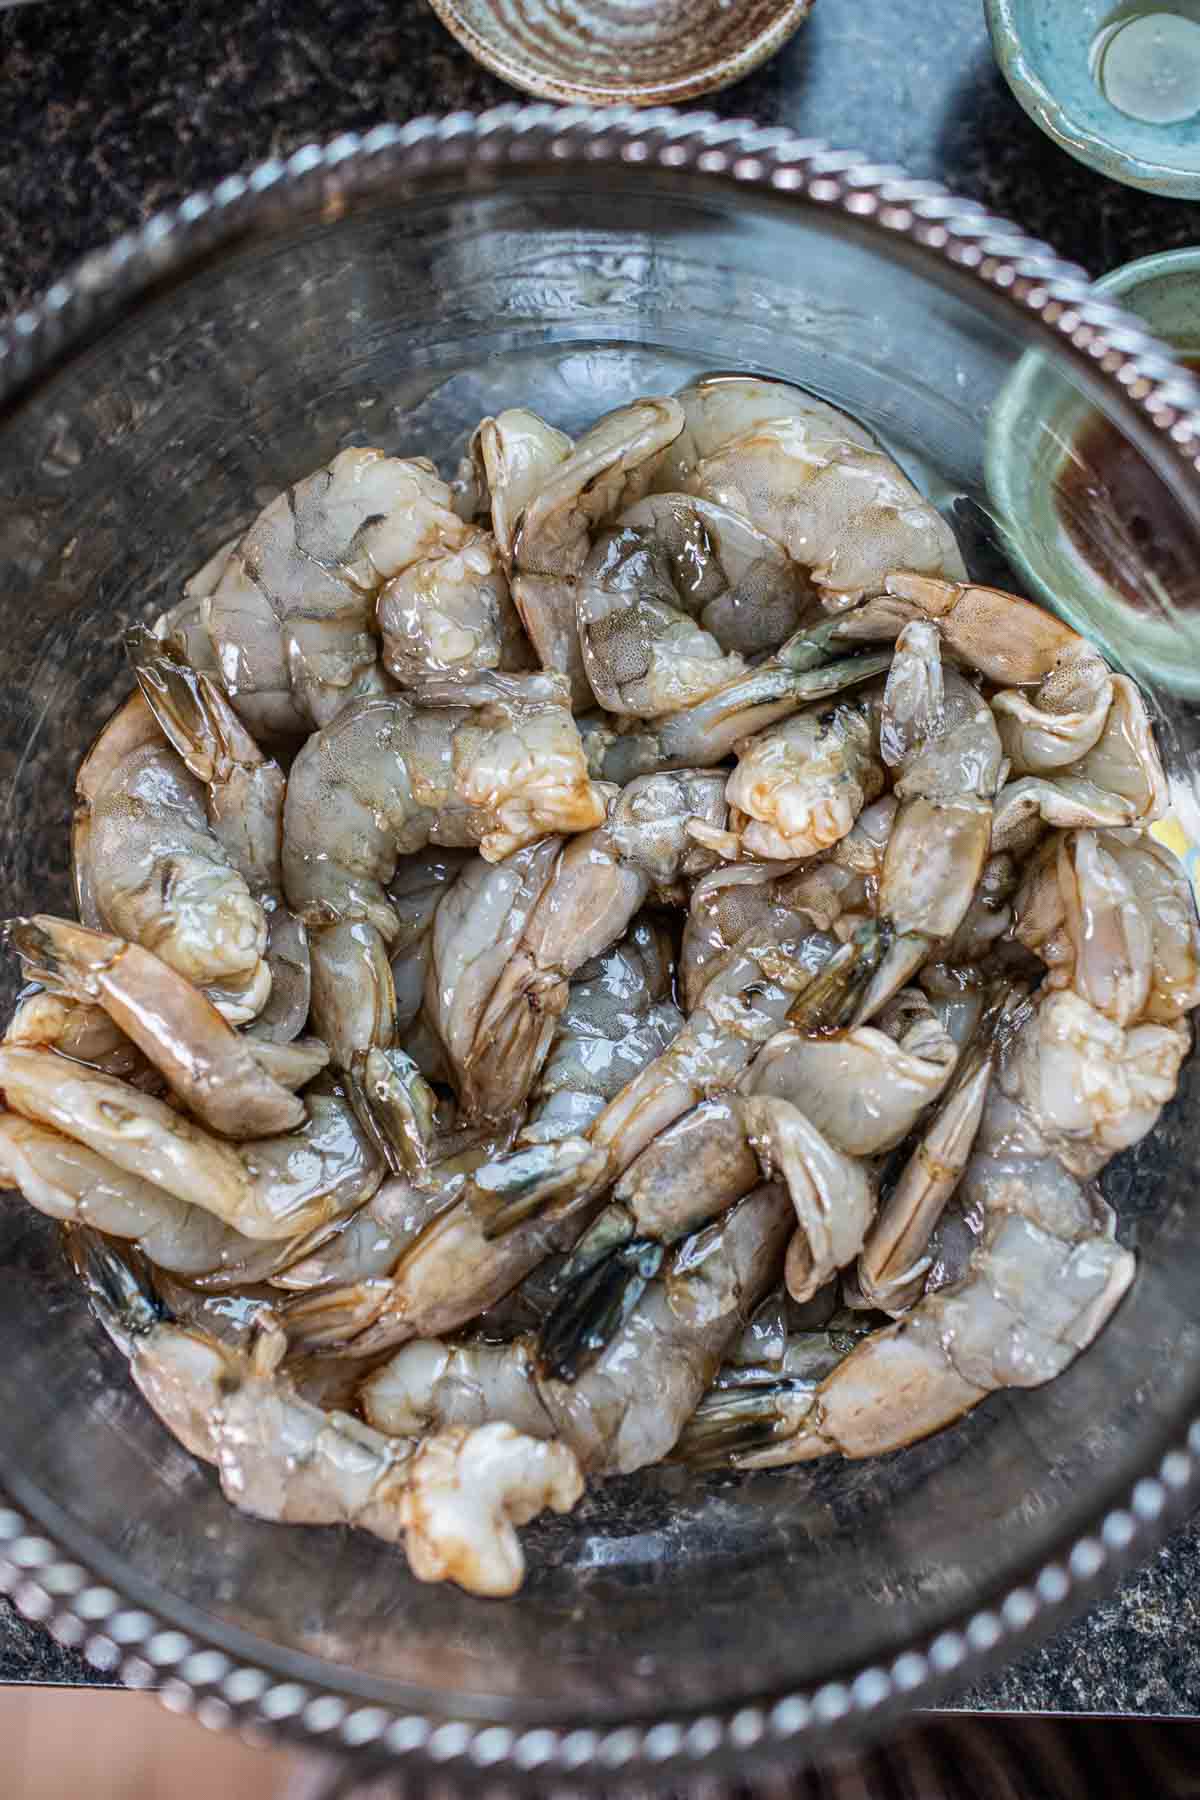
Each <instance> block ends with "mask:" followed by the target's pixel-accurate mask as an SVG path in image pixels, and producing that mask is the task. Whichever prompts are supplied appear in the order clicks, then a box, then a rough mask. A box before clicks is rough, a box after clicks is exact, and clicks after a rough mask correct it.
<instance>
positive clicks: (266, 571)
mask: <svg viewBox="0 0 1200 1800" xmlns="http://www.w3.org/2000/svg"><path fill="white" fill-rule="evenodd" d="M467 532H468V528H467V527H466V526H465V525H464V524H463V522H462V520H461V519H459V518H458V517H457V515H456V514H455V513H454V511H453V510H452V508H451V494H450V490H449V488H448V487H447V486H446V484H445V482H444V481H442V480H441V479H440V477H439V476H438V473H437V471H436V469H435V468H434V466H433V464H432V463H431V462H428V461H426V460H425V458H423V457H418V458H415V459H412V460H406V459H403V458H400V457H393V456H385V455H384V454H383V452H382V451H380V450H343V451H341V452H340V453H339V454H338V455H337V456H335V457H334V459H333V461H332V462H331V463H330V464H329V465H328V466H327V467H325V468H321V469H318V470H316V471H315V472H314V473H313V474H311V475H308V476H306V477H305V478H304V480H302V481H298V482H296V483H295V484H294V485H293V486H292V487H289V488H288V489H286V490H285V492H284V493H282V494H280V495H279V496H278V497H277V498H276V499H274V500H272V501H271V504H270V505H269V506H268V507H266V509H265V510H264V511H263V512H261V513H260V514H259V516H258V518H257V519H256V520H255V521H254V523H253V525H251V527H250V529H249V531H247V532H246V534H245V536H244V537H243V538H242V539H241V541H240V542H239V544H238V545H237V548H236V549H235V550H234V551H233V552H232V553H231V555H230V557H229V559H228V561H227V563H226V565H225V567H224V569H223V571H222V573H221V576H220V579H219V580H218V581H217V583H216V586H215V587H214V589H213V591H212V593H211V594H210V595H209V596H208V598H207V599H206V601H205V602H204V607H205V610H204V622H205V625H206V627H207V630H208V634H209V637H210V638H211V640H212V643H213V647H214V650H215V652H216V658H217V664H218V667H219V668H220V671H221V680H222V683H223V685H224V687H225V691H226V692H227V693H228V695H229V697H230V698H231V700H232V701H233V703H234V705H235V706H236V708H237V710H238V712H239V714H240V715H241V717H242V718H243V720H244V721H245V723H246V724H247V726H248V727H249V728H250V730H251V731H253V732H254V733H255V734H256V735H257V736H259V737H263V738H265V739H268V740H271V739H275V738H280V737H282V738H289V737H296V736H298V735H300V734H302V733H304V732H307V731H311V730H313V728H314V727H320V726H322V725H327V724H328V723H329V722H330V720H331V719H332V718H333V717H334V716H335V714H336V713H338V712H340V710H341V709H342V707H343V706H345V705H346V704H347V702H348V701H350V700H352V699H354V698H355V697H356V696H357V695H360V694H364V693H377V692H379V691H380V690H381V689H382V686H383V682H382V680H381V677H380V672H379V668H378V644H377V641H376V639H375V636H374V632H373V627H374V624H375V605H376V599H377V596H378V593H379V590H380V588H381V587H382V586H383V584H384V582H385V581H387V580H388V579H389V578H391V577H393V576H395V575H398V574H399V573H400V571H401V570H402V569H406V568H408V567H410V566H411V565H412V564H413V563H415V562H417V561H419V560H420V559H422V558H424V557H428V556H431V555H434V554H436V553H438V552H440V551H443V550H445V549H448V548H455V547H457V546H458V545H459V544H460V543H461V542H462V541H463V539H464V538H465V537H466V535H467Z"/></svg>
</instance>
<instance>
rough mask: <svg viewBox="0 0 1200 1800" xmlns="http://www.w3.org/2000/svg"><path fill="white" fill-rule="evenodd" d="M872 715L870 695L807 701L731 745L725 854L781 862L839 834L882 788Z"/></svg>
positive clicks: (874, 716) (805, 853)
mask: <svg viewBox="0 0 1200 1800" xmlns="http://www.w3.org/2000/svg"><path fill="white" fill-rule="evenodd" d="M877 713H878V706H877V704H876V705H873V704H872V703H871V701H870V700H861V701H853V700H843V701H842V702H840V704H838V705H836V706H832V707H830V706H822V707H809V708H808V709H807V710H806V711H804V712H802V713H797V714H796V716H795V717H794V718H791V719H787V720H785V721H784V723H783V724H781V725H773V726H771V727H770V729H768V730H767V731H762V732H759V733H758V734H757V735H756V736H754V737H752V738H750V739H749V740H748V741H746V742H744V743H741V744H738V745H736V746H735V749H736V752H737V758H738V762H737V767H736V769H735V770H734V771H733V774H732V775H731V776H730V777H729V781H728V784H727V786H726V789H725V797H726V799H727V800H728V801H729V806H730V825H729V840H728V845H727V850H726V853H727V854H732V855H734V856H761V857H766V858H769V859H770V858H773V859H775V860H777V861H780V862H783V861H787V860H788V859H791V858H797V859H799V858H804V857H809V856H815V855H817V854H818V852H820V851H822V850H826V849H828V848H829V846H830V845H831V844H835V843H837V841H838V839H839V838H843V837H845V835H846V833H847V832H848V831H849V830H850V828H851V827H852V826H853V824H854V821H855V819H856V818H857V817H858V815H859V813H860V812H861V811H862V809H863V807H864V806H866V805H868V804H869V803H870V802H871V801H872V800H875V799H877V798H878V796H879V794H880V791H881V790H882V788H883V781H884V770H883V765H882V763H881V762H880V760H879V745H878V722H877ZM702 841H704V840H702ZM709 841H714V842H715V840H709Z"/></svg>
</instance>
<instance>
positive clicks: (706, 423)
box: [655, 375, 966, 609]
mask: <svg viewBox="0 0 1200 1800" xmlns="http://www.w3.org/2000/svg"><path fill="white" fill-rule="evenodd" d="M679 399H680V402H681V404H682V406H683V409H684V414H685V418H686V424H685V429H684V432H683V433H681V434H679V436H678V438H677V441H676V446H675V448H674V450H673V451H672V452H669V453H668V454H667V456H666V457H664V458H663V459H662V462H661V465H660V468H659V471H658V475H657V477H656V481H655V485H656V487H658V488H659V490H660V491H661V490H663V489H664V488H668V487H669V488H679V489H682V490H683V491H684V492H685V493H688V494H695V495H698V496H699V497H700V498H702V499H705V500H711V501H713V502H715V503H716V504H717V505H719V506H724V507H728V508H729V509H730V510H731V511H733V512H735V513H740V514H741V515H742V517H743V518H745V519H748V520H749V521H750V522H751V523H752V524H753V525H754V526H756V527H757V529H758V530H759V531H761V532H763V533H764V534H765V535H766V536H767V537H770V538H774V539H775V541H776V542H777V543H779V544H781V545H782V546H783V548H784V549H785V550H786V551H787V552H788V554H789V556H790V557H791V558H792V559H793V561H794V562H795V563H796V564H797V565H798V566H799V567H800V568H801V569H802V570H803V571H804V572H805V574H806V576H807V578H808V581H809V582H810V583H811V585H812V589H813V590H814V591H815V592H816V594H817V595H818V596H819V597H820V599H821V602H822V604H823V605H824V606H825V607H827V608H829V609H834V608H840V607H844V606H847V605H851V604H853V602H854V601H856V600H858V599H861V598H862V596H863V595H865V594H873V593H875V592H876V591H877V590H878V587H879V584H880V583H881V581H882V580H883V577H884V576H885V575H886V574H887V572H888V570H889V569H911V570H914V571H918V572H919V573H921V574H927V575H934V576H949V577H950V578H951V579H955V580H957V579H961V578H962V577H964V576H965V574H966V571H965V569H964V567H963V561H962V557H961V556H960V554H959V550H958V545H957V544H956V543H955V540H954V534H953V532H952V531H951V530H950V527H949V526H948V525H947V524H946V522H945V520H944V519H943V518H942V517H941V515H940V514H939V513H938V511H937V510H936V508H935V507H933V506H932V505H930V503H929V501H927V500H926V499H925V498H924V497H923V495H921V494H920V493H918V491H917V489H916V488H914V487H913V485H912V483H911V482H910V481H909V480H908V479H907V477H906V476H904V475H903V474H902V473H901V472H900V470H899V468H898V467H897V466H896V464H895V463H894V462H893V461H892V459H891V458H890V457H889V456H887V455H886V454H885V453H884V452H883V451H882V450H881V449H880V448H879V446H878V444H876V443H875V441H874V440H873V439H872V438H871V436H870V434H869V433H868V432H867V431H866V430H865V429H864V428H863V427H862V426H861V425H858V424H857V423H856V422H855V421H854V420H852V419H849V418H847V417H846V415H845V414H844V413H840V412H838V411H837V409H836V408H834V407H832V406H829V405H827V404H826V403H825V402H823V401H819V400H815V399H813V398H812V396H810V395H808V394H804V393H803V392H802V391H801V390H800V389H798V388H788V387H787V386H786V385H785V384H784V383H782V382H764V381H756V380H754V379H752V378H744V377H730V376H723V375H716V376H705V377H702V378H701V379H700V380H699V381H697V382H695V383H694V384H693V385H692V386H691V387H689V388H685V389H684V390H683V391H682V392H681V394H680V395H679Z"/></svg>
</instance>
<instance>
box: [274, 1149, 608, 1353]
mask: <svg viewBox="0 0 1200 1800" xmlns="http://www.w3.org/2000/svg"><path fill="white" fill-rule="evenodd" d="M604 1169H605V1159H604V1157H603V1155H602V1154H600V1153H599V1152H598V1151H595V1150H593V1149H592V1147H591V1146H590V1145H589V1144H588V1143H587V1142H586V1141H585V1140H584V1139H582V1138H563V1139H561V1140H559V1141H557V1142H555V1143H549V1144H533V1145H530V1146H528V1147H526V1148H524V1149H521V1150H516V1151H512V1152H509V1153H508V1154H506V1155H502V1156H499V1157H496V1158H495V1159H494V1160H492V1161H489V1162H485V1163H483V1164H481V1165H480V1166H479V1167H477V1168H475V1169H474V1170H473V1171H471V1172H470V1173H469V1174H468V1176H467V1179H466V1180H465V1182H464V1183H463V1185H462V1188H461V1191H460V1192H459V1193H457V1194H456V1195H455V1197H454V1198H453V1200H452V1203H451V1204H450V1205H441V1206H437V1205H434V1206H433V1207H432V1208H431V1216H430V1217H429V1218H428V1219H427V1221H426V1223H425V1224H424V1226H423V1228H422V1229H421V1230H420V1231H419V1232H418V1234H417V1235H416V1237H415V1238H412V1239H411V1240H409V1241H408V1242H406V1243H403V1244H402V1245H401V1247H400V1254H399V1259H398V1260H395V1258H393V1261H394V1267H393V1268H392V1269H391V1271H390V1273H389V1274H388V1275H387V1276H386V1277H376V1278H372V1277H367V1278H365V1279H362V1280H359V1281H355V1282H353V1283H350V1284H347V1285H344V1286H339V1287H334V1288H330V1289H327V1290H324V1291H319V1292H316V1293H312V1294H302V1295H300V1296H299V1297H298V1298H297V1299H296V1300H294V1301H292V1302H291V1303H290V1304H289V1306H288V1307H287V1309H286V1314H285V1319H286V1324H287V1329H288V1336H289V1341H290V1342H291V1343H292V1344H293V1345H294V1346H295V1347H296V1348H297V1349H301V1350H307V1349H318V1348H320V1349H326V1350H328V1351H329V1352H330V1353H331V1354H335V1355H350V1356H365V1355H371V1354H374V1353H375V1352H376V1351H382V1350H386V1349H389V1348H391V1346H393V1345H395V1344H403V1343H406V1342H407V1340H408V1339H409V1338H412V1337H426V1336H430V1335H433V1334H436V1333H437V1332H441V1331H453V1330H455V1329H456V1328H457V1327H458V1326H460V1325H463V1324H465V1323H466V1322H467V1320H468V1319H473V1318H474V1317H475V1316H476V1314H477V1313H480V1312H482V1311H484V1309H485V1308H487V1307H489V1306H492V1305H494V1304H495V1302H496V1301H497V1300H499V1299H501V1298H502V1297H503V1296H504V1295H505V1294H507V1293H508V1292H509V1291H510V1290H511V1289H512V1288H514V1287H516V1285H517V1283H518V1282H519V1281H522V1280H523V1279H524V1278H525V1276H526V1275H528V1273H529V1272H530V1270H531V1269H533V1268H535V1267H536V1266H537V1264H538V1263H539V1262H541V1261H542V1260H543V1259H544V1258H545V1257H547V1256H549V1255H552V1254H557V1253H559V1252H561V1251H564V1250H569V1249H570V1247H571V1245H572V1244H573V1243H574V1242H575V1239H576V1238H577V1237H578V1236H579V1233H580V1232H581V1231H582V1230H583V1228H584V1226H585V1225H586V1224H587V1223H588V1221H589V1219H590V1218H591V1217H592V1215H593V1213H594V1212H595V1210H596V1207H597V1205H598V1203H599V1195H600V1194H601V1193H602V1191H603V1177H604ZM498 1218H500V1219H502V1220H503V1222H504V1225H505V1229H504V1230H503V1231H502V1232H498V1231H497V1229H496V1220H497V1219H498ZM396 1235H398V1234H396V1233H395V1232H394V1230H393V1231H392V1232H391V1237H392V1242H393V1243H394V1241H395V1237H396Z"/></svg>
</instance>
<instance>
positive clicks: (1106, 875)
mask: <svg viewBox="0 0 1200 1800" xmlns="http://www.w3.org/2000/svg"><path fill="white" fill-rule="evenodd" d="M1016 915H1017V916H1016V924H1015V927H1014V930H1015V934H1016V936H1017V938H1018V939H1019V941H1020V942H1022V943H1023V944H1025V945H1026V946H1027V947H1028V948H1029V949H1031V950H1033V951H1034V952H1035V953H1036V954H1037V955H1039V956H1040V957H1041V958H1042V960H1043V961H1044V962H1045V963H1046V964H1047V968H1048V976H1047V981H1048V984H1049V986H1050V987H1052V988H1057V987H1070V988H1072V989H1073V990H1074V991H1075V992H1076V993H1077V994H1079V995H1081V996H1082V998H1083V999H1085V1000H1086V1001H1087V1002H1088V1003H1089V1005H1091V1006H1094V1007H1096V1008H1097V1009H1098V1011H1100V1012H1102V1013H1104V1014H1105V1015H1106V1016H1107V1017H1108V1018H1111V1019H1114V1020H1115V1021H1116V1022H1117V1024H1118V1025H1132V1024H1136V1023H1138V1022H1140V1021H1141V1020H1150V1021H1152V1022H1154V1023H1156V1024H1164V1025H1165V1024H1172V1023H1174V1022H1175V1021H1176V1020H1179V1019H1181V1018H1183V1016H1184V1015H1185V1014H1186V1013H1187V1012H1189V1011H1190V1010H1191V1009H1192V1008H1193V1007H1194V1006H1196V1005H1200V925H1198V924H1197V920H1196V908H1195V904H1194V901H1193V899H1192V892H1191V884H1190V882H1189V881H1188V877H1187V874H1186V872H1185V870H1184V869H1183V868H1182V867H1181V865H1180V864H1179V863H1178V862H1177V860H1176V859H1175V857H1174V856H1172V855H1171V853H1170V851H1168V850H1166V849H1164V848H1163V847H1162V845H1160V844H1156V843H1155V842H1154V840H1153V839H1151V838H1149V837H1145V836H1142V835H1140V834H1138V833H1136V832H1132V831H1098V832H1094V831H1072V832H1065V833H1062V834H1059V835H1057V836H1056V837H1055V838H1053V839H1052V840H1051V841H1050V843H1049V844H1048V845H1047V846H1046V847H1045V849H1044V850H1043V852H1042V853H1041V854H1040V855H1039V857H1038V858H1037V859H1036V860H1035V861H1034V863H1033V864H1032V865H1031V867H1030V868H1029V869H1028V870H1027V872H1026V874H1025V878H1024V881H1023V883H1022V886H1021V890H1020V892H1019V893H1018V895H1017V901H1016Z"/></svg>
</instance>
